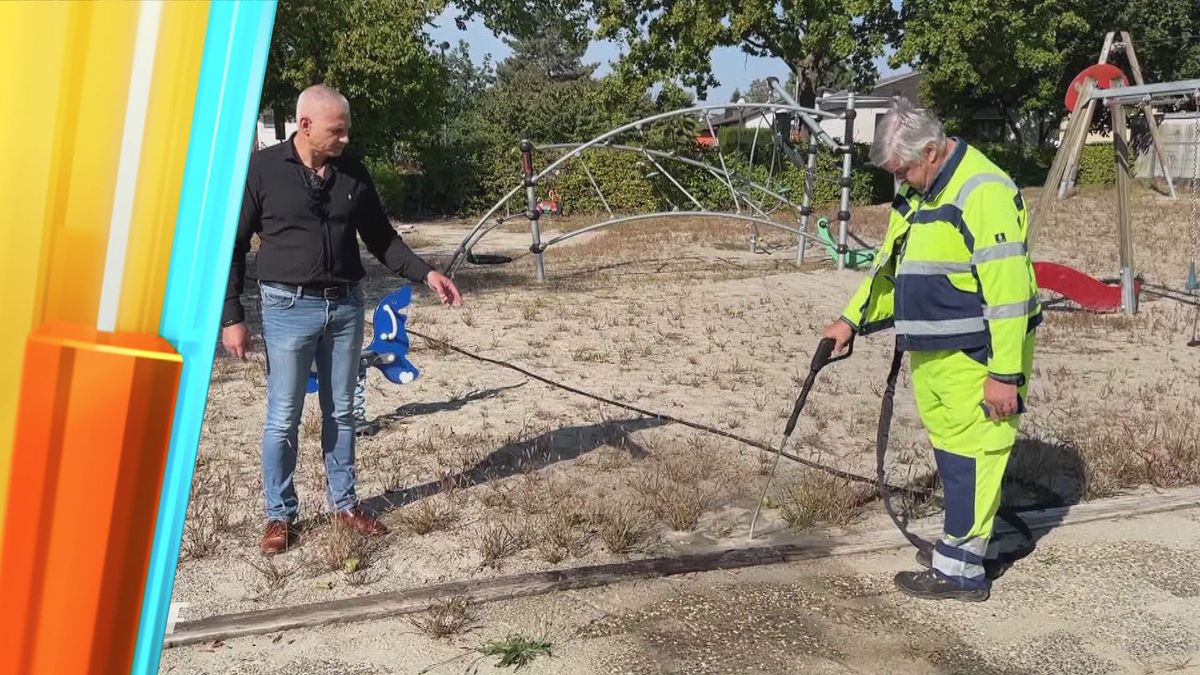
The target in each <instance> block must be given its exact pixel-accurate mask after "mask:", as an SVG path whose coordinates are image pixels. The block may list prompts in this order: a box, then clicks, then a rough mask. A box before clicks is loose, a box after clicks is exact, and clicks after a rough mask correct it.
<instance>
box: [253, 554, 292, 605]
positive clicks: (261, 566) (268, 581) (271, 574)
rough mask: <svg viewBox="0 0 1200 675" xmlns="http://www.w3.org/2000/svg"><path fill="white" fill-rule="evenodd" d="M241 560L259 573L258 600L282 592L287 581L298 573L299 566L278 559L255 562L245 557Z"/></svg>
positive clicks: (262, 559) (264, 559) (263, 559)
mask: <svg viewBox="0 0 1200 675" xmlns="http://www.w3.org/2000/svg"><path fill="white" fill-rule="evenodd" d="M243 560H245V561H246V564H248V565H250V566H251V567H253V568H254V569H255V570H257V571H258V573H259V579H258V582H257V590H258V593H257V595H256V597H258V598H263V597H266V596H268V595H270V594H272V593H276V592H278V591H281V590H283V588H284V587H285V586H286V585H287V582H288V579H290V578H292V577H293V576H294V575H295V574H296V572H297V571H299V566H298V565H297V564H296V563H294V562H291V561H288V560H285V559H280V558H261V559H257V560H256V559H254V558H250V557H245V558H243Z"/></svg>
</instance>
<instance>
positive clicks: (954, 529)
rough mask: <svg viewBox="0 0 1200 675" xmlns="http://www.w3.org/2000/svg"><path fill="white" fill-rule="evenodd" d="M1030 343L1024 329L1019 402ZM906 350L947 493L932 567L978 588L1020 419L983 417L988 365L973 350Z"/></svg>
mask: <svg viewBox="0 0 1200 675" xmlns="http://www.w3.org/2000/svg"><path fill="white" fill-rule="evenodd" d="M1035 342H1036V338H1035V334H1034V332H1033V331H1030V332H1029V334H1028V335H1027V336H1026V338H1025V345H1024V363H1023V372H1024V375H1025V382H1024V383H1023V384H1022V385H1021V386H1020V387H1018V389H1017V391H1018V395H1019V396H1020V397H1021V401H1022V404H1023V402H1024V400H1025V397H1026V392H1027V391H1028V388H1029V379H1030V377H1031V376H1032V370H1033V352H1034V347H1035ZM909 355H910V364H911V367H912V380H913V392H914V394H915V397H916V401H917V410H918V411H919V412H920V415H921V422H922V423H923V424H924V425H925V430H926V431H927V432H928V433H929V441H930V444H932V445H933V452H934V458H935V459H936V461H937V468H938V474H939V475H940V476H941V480H942V488H943V491H944V494H945V504H946V508H945V521H944V523H943V527H942V538H941V540H939V541H938V542H937V545H936V546H935V547H934V552H933V568H934V569H935V570H937V571H938V572H939V573H941V574H942V575H944V576H946V577H948V578H950V579H952V580H954V581H957V582H958V583H960V584H961V585H962V586H963V587H965V588H981V587H984V586H986V585H987V579H986V577H985V575H984V569H983V559H984V557H985V555H986V554H987V547H988V542H989V540H990V539H991V536H992V525H993V522H994V521H995V519H996V511H997V510H998V509H999V508H1000V488H1001V483H1002V482H1003V479H1004V470H1005V467H1006V466H1007V465H1008V456H1009V453H1010V452H1011V450H1012V447H1013V444H1014V443H1015V441H1016V438H1017V428H1018V426H1019V424H1020V416H1019V415H1013V416H1011V417H1008V418H1006V419H1003V420H1000V421H998V422H995V421H992V420H991V419H989V418H988V416H987V413H986V412H984V409H983V407H982V404H983V386H984V383H985V382H986V380H987V378H988V369H987V366H986V365H985V364H984V363H980V361H979V360H976V358H973V357H972V355H969V354H968V353H966V352H964V351H962V350H945V351H925V352H910V353H909Z"/></svg>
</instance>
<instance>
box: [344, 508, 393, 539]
mask: <svg viewBox="0 0 1200 675" xmlns="http://www.w3.org/2000/svg"><path fill="white" fill-rule="evenodd" d="M334 521H335V522H339V523H341V524H342V525H345V526H346V527H348V528H350V529H352V530H354V531H355V532H357V533H359V534H362V535H366V536H368V537H376V536H381V535H384V534H387V533H388V529H387V527H385V526H384V524H383V523H381V522H379V519H378V518H376V517H375V516H372V515H370V514H367V513H365V512H364V511H363V510H362V509H358V508H353V509H346V510H345V511H338V512H337V514H335V515H334Z"/></svg>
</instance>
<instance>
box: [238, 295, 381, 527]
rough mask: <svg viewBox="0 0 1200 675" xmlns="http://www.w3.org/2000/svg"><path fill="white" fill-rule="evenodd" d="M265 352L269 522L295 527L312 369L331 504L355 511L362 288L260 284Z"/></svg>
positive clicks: (264, 448)
mask: <svg viewBox="0 0 1200 675" xmlns="http://www.w3.org/2000/svg"><path fill="white" fill-rule="evenodd" d="M260 294H261V297H262V323H263V342H265V343H266V346H267V420H266V425H265V427H264V429H263V439H262V479H263V496H264V497H265V499H266V507H267V519H268V520H282V521H286V522H289V523H290V522H295V520H296V517H297V514H298V512H299V510H300V509H299V507H300V504H299V500H298V499H297V497H296V485H295V482H294V480H293V479H294V474H295V472H296V455H297V451H298V450H299V444H298V443H297V436H298V431H299V427H300V416H301V414H302V413H303V412H304V396H305V386H306V385H307V382H308V374H309V372H310V371H311V370H312V363H313V360H314V359H315V360H316V363H317V379H318V381H319V382H320V389H319V391H318V394H317V395H318V397H319V399H320V402H321V450H322V452H323V453H324V457H325V478H326V482H327V483H328V486H329V487H328V495H327V496H328V499H329V504H330V506H331V507H333V508H334V509H337V510H342V509H348V508H351V507H353V506H355V505H357V502H358V500H357V497H356V496H355V492H354V483H355V476H354V409H353V402H354V385H355V383H356V382H357V380H358V361H359V358H360V357H361V354H362V341H363V295H362V288H361V287H360V286H357V285H356V286H355V287H354V290H353V291H352V292H351V293H350V294H348V295H346V296H343V297H341V298H335V299H328V300H327V299H325V298H321V297H312V296H307V295H300V294H299V293H298V292H297V291H295V290H294V289H293V290H281V289H278V288H274V287H272V286H268V285H266V284H262V285H261V286H260Z"/></svg>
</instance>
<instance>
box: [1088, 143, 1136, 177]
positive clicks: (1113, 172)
mask: <svg viewBox="0 0 1200 675" xmlns="http://www.w3.org/2000/svg"><path fill="white" fill-rule="evenodd" d="M1133 161H1134V160H1133V158H1130V162H1133ZM1115 162H1116V157H1115V155H1114V153H1113V146H1112V143H1101V144H1099V145H1086V146H1084V148H1083V155H1082V156H1081V157H1080V158H1079V173H1078V174H1077V176H1076V178H1075V183H1076V184H1077V185H1113V184H1115V183H1116V182H1117V165H1116V163H1115Z"/></svg>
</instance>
